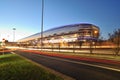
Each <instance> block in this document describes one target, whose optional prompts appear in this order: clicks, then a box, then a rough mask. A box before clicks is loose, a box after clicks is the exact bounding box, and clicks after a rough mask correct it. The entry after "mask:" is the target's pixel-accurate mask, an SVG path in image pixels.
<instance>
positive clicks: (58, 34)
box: [18, 24, 99, 45]
mask: <svg viewBox="0 0 120 80" xmlns="http://www.w3.org/2000/svg"><path fill="white" fill-rule="evenodd" d="M98 37H99V27H97V26H95V25H93V24H73V25H66V26H61V27H57V28H53V29H50V30H47V31H44V32H43V38H42V41H43V44H44V45H48V44H49V45H50V44H52V43H55V44H56V43H57V44H60V43H61V44H62V45H63V43H67V44H69V43H70V42H72V43H73V42H79V41H89V40H97V39H98ZM40 40H41V34H40V33H36V34H34V35H31V36H28V37H26V38H23V39H20V40H18V42H21V43H26V42H27V43H28V42H29V44H32V43H34V44H37V45H40Z"/></svg>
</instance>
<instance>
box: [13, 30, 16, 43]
mask: <svg viewBox="0 0 120 80" xmlns="http://www.w3.org/2000/svg"><path fill="white" fill-rule="evenodd" d="M15 30H16V28H13V42H14V41H15Z"/></svg>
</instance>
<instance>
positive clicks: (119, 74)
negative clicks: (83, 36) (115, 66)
mask: <svg viewBox="0 0 120 80" xmlns="http://www.w3.org/2000/svg"><path fill="white" fill-rule="evenodd" d="M15 53H17V54H19V55H21V56H24V57H26V58H28V59H30V60H32V61H35V62H37V63H39V64H42V65H44V66H46V67H49V68H51V69H54V70H56V71H58V72H60V73H63V74H65V75H67V76H70V77H72V78H74V79H76V80H120V71H119V70H118V71H115V70H110V69H105V68H101V67H97V66H94V65H98V64H96V63H92V62H83V61H74V60H68V59H62V58H57V57H50V56H44V55H40V54H33V53H30V52H21V51H16V52H15ZM92 65H93V66H92ZM98 66H99V65H98Z"/></svg>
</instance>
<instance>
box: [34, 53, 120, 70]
mask: <svg viewBox="0 0 120 80" xmlns="http://www.w3.org/2000/svg"><path fill="white" fill-rule="evenodd" d="M36 55H38V54H36ZM38 56H42V55H38ZM45 57H48V58H50V59H56V60H61V61H66V62H71V63H76V64H82V65H87V66H91V67H98V68H103V69H107V70H113V71H117V72H120V69H116V68H111V67H107V66H100V65H95V64H89V63H84V62H77V61H72V60H67V59H61V58H56V57H50V56H45Z"/></svg>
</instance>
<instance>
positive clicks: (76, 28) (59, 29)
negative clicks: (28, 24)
mask: <svg viewBox="0 0 120 80" xmlns="http://www.w3.org/2000/svg"><path fill="white" fill-rule="evenodd" d="M91 28H92V29H97V30H98V31H99V27H97V26H95V25H93V24H86V23H81V24H72V25H65V26H60V27H57V28H53V29H49V30H46V31H44V32H43V37H48V36H53V35H54V34H56V35H61V34H65V33H70V32H77V31H79V30H80V29H91ZM37 38H41V33H36V34H34V35H31V36H28V37H26V38H23V39H20V40H18V42H24V41H29V40H34V39H37Z"/></svg>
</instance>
